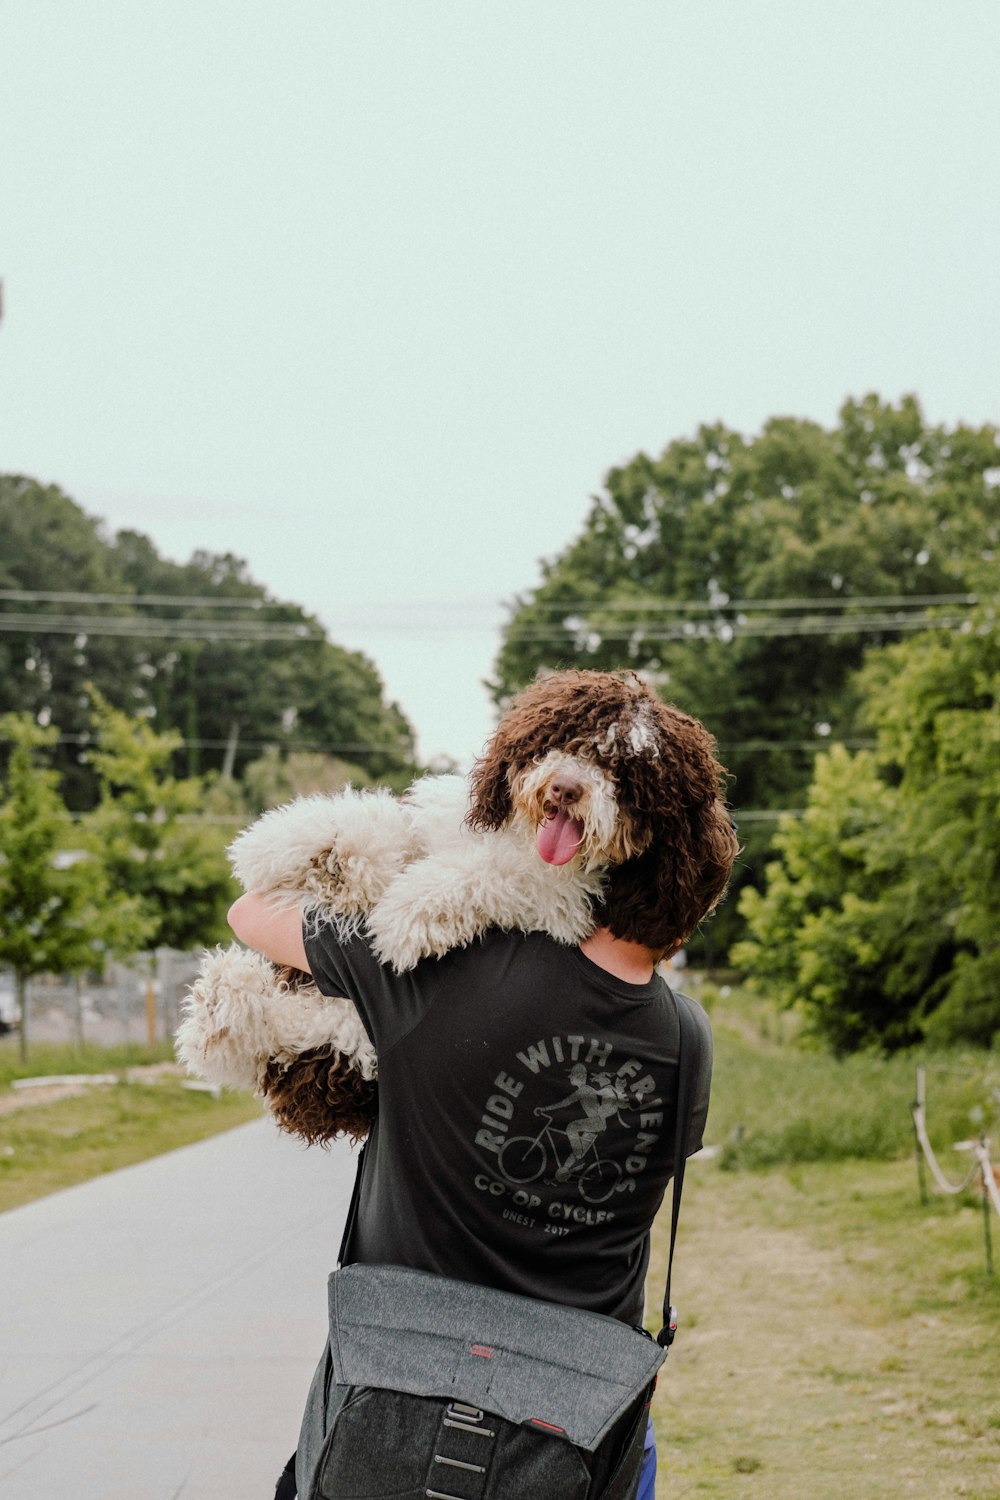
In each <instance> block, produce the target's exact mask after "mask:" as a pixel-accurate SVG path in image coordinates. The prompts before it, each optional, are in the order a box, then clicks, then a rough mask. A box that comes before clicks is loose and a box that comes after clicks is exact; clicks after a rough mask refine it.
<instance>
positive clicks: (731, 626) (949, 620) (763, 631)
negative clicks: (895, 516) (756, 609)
mask: <svg viewBox="0 0 1000 1500" xmlns="http://www.w3.org/2000/svg"><path fill="white" fill-rule="evenodd" d="M967 618H968V616H966V615H947V616H941V615H897V616H875V615H870V616H864V615H859V616H857V617H849V618H846V619H839V620H837V619H825V620H823V619H820V620H815V619H810V618H809V617H808V616H806V615H802V616H799V617H797V618H786V619H778V620H767V621H765V620H758V621H755V622H750V621H746V622H742V621H739V620H733V621H730V620H722V621H719V622H716V623H709V622H708V621H704V620H703V621H700V622H698V623H696V622H695V621H693V620H685V621H683V622H678V623H677V624H675V625H668V626H662V625H650V626H645V625H643V624H641V623H640V622H638V621H637V622H635V623H633V624H632V625H630V626H611V627H608V626H606V625H603V624H602V625H597V624H595V625H593V626H592V627H591V628H590V629H588V628H587V625H586V623H585V622H578V623H574V625H573V626H572V627H571V626H568V625H567V626H565V627H564V628H563V629H561V630H553V629H551V628H547V627H545V626H539V627H537V628H533V627H531V626H524V627H521V628H518V627H516V626H515V627H514V628H513V629H511V630H509V631H508V632H507V633H506V636H505V641H506V642H507V643H513V642H522V641H523V642H525V643H528V642H546V641H559V642H562V643H564V644H570V643H571V644H572V645H573V648H574V649H575V650H580V651H583V650H587V649H590V648H589V647H588V644H587V640H588V638H589V637H593V638H594V639H595V640H596V643H597V644H598V645H602V644H603V643H604V642H605V641H635V642H636V643H637V644H638V643H639V642H643V643H645V642H651V641H690V642H692V643H693V642H698V641H722V642H724V643H728V642H729V641H732V640H737V639H738V640H752V639H775V640H777V639H780V638H785V637H791V636H821V635H895V634H897V633H898V632H899V631H903V630H957V629H959V628H960V627H961V626H963V625H964V624H965V622H966V620H967ZM567 638H569V640H568V639H567ZM574 638H575V639H574Z"/></svg>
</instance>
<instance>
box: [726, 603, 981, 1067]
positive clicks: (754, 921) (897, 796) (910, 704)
mask: <svg viewBox="0 0 1000 1500" xmlns="http://www.w3.org/2000/svg"><path fill="white" fill-rule="evenodd" d="M858 686H859V690H860V694H861V699H862V705H863V710H864V712H865V714H866V716H867V718H868V720H869V722H870V723H871V725H872V726H873V727H874V729H875V731H876V734H877V745H876V749H875V750H874V751H873V752H869V751H862V752H858V753H855V754H853V755H852V754H850V753H849V752H848V751H847V750H846V749H844V748H843V747H835V748H834V749H832V750H831V751H830V753H829V754H826V755H823V756H820V758H819V759H818V761H817V763H816V773H815V777H814V780H813V783H812V786H811V787H810V789H809V793H808V806H807V808H806V811H805V813H804V815H803V816H802V817H801V819H798V820H795V819H791V818H786V819H784V820H783V821H782V824H781V826H780V829H779V832H778V835H777V837H776V839H775V847H776V850H777V853H778V856H779V857H778V859H777V860H776V861H775V862H774V863H773V864H771V865H770V866H769V867H768V870H767V884H766V890H765V892H764V893H763V894H760V893H758V892H757V891H755V890H747V891H745V892H744V894H743V897H742V902H741V905H742V909H743V912H744V914H745V916H746V918H747V920H748V924H749V930H750V937H749V939H748V940H747V941H745V942H743V943H741V944H739V945H738V946H737V948H736V950H735V952H734V955H733V957H734V960H735V961H736V962H737V963H741V964H743V965H745V966H746V967H747V968H748V969H749V971H750V972H751V973H753V974H755V975H756V976H758V977H759V978H760V979H761V981H762V982H765V983H767V985H768V987H769V989H770V990H771V991H772V992H776V993H777V994H778V995H779V996H780V997H781V998H782V999H783V1000H784V1001H785V1003H786V1004H789V1005H792V1004H795V1005H799V1006H801V1007H802V1008H804V1009H805V1010H806V1012H807V1013H808V1015H809V1016H810V1017H811V1020H812V1023H813V1025H814V1027H815V1029H816V1031H817V1032H818V1033H819V1034H821V1035H822V1036H823V1037H825V1038H826V1039H827V1040H828V1041H830V1042H831V1043H832V1044H833V1045H834V1047H835V1048H836V1049H837V1050H840V1051H850V1050H854V1049H855V1048H858V1047H862V1046H866V1045H871V1044H877V1045H879V1046H882V1047H885V1048H889V1049H891V1048H893V1047H898V1046H904V1045H907V1044H908V1043H911V1042H914V1041H917V1040H920V1039H922V1038H928V1039H931V1040H940V1041H961V1040H964V1041H972V1042H977V1043H985V1044H989V1043H990V1041H991V1039H994V1038H996V1037H997V1036H998V1035H1000V627H998V624H997V621H996V618H995V612H994V610H993V608H992V607H990V606H985V607H983V608H982V609H981V610H979V611H977V612H976V613H975V615H974V616H973V618H972V620H971V621H970V624H969V629H968V630H966V631H960V632H955V633H951V634H943V633H940V634H934V635H924V636H918V637H916V638H913V639H911V640H908V641H906V642H903V643H901V644H898V645H894V646H890V647H888V648H886V649H885V650H883V651H879V652H874V653H872V655H871V656H870V658H869V661H868V663H867V665H866V667H865V669H864V671H863V672H862V674H861V675H860V677H859V679H858Z"/></svg>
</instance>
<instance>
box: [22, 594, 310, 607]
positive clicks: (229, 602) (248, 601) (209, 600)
mask: <svg viewBox="0 0 1000 1500" xmlns="http://www.w3.org/2000/svg"><path fill="white" fill-rule="evenodd" d="M0 599H6V600H9V601H10V602H11V603H15V604H32V603H38V604H140V605H146V604H155V605H162V604H167V605H176V606H177V607H178V608H179V609H180V608H183V609H194V608H208V609H254V610H257V609H297V608H298V605H289V604H282V603H279V601H278V600H276V599H258V598H255V597H254V598H245V599H244V598H237V597H235V596H233V595H230V594H226V595H221V596H220V595H218V594H93V593H90V592H88V591H85V590H78V591H75V592H69V591H59V590H55V589H0Z"/></svg>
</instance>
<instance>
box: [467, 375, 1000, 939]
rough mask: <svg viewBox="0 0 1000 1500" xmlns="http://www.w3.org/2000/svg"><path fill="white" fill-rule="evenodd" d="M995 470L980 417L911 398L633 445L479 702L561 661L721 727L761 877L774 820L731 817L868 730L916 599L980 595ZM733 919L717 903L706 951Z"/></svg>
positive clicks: (525, 603) (750, 854)
mask: <svg viewBox="0 0 1000 1500" xmlns="http://www.w3.org/2000/svg"><path fill="white" fill-rule="evenodd" d="M998 476H1000V446H998V434H997V431H996V430H995V429H994V428H992V427H988V426H987V427H983V428H979V429H974V428H970V427H964V426H958V427H955V428H953V429H950V430H949V429H946V428H944V427H936V426H931V425H930V424H928V423H927V422H926V421H925V419H924V417H923V415H922V413H921V410H920V407H919V405H918V403H917V401H916V399H915V398H914V397H912V396H911V397H905V398H904V399H903V400H902V401H901V402H900V403H899V404H898V405H892V404H890V403H885V402H882V401H880V400H879V398H878V397H877V396H874V395H869V396H866V397H864V398H863V399H862V400H860V401H848V402H847V403H845V405H844V406H843V408H842V410H841V412H840V418H839V422H838V425H837V426H836V427H834V428H833V429H832V430H827V429H825V428H823V427H821V426H819V425H818V424H817V423H814V422H808V421H801V420H797V419H794V418H790V417H777V418H774V419H772V420H771V421H769V422H767V423H766V424H765V425H764V428H763V430H762V431H761V433H759V434H758V435H756V436H754V437H750V438H747V437H744V436H742V435H740V434H739V433H736V432H733V431H732V430H730V429H728V428H726V427H724V426H722V425H718V424H717V425H713V426H704V427H701V428H699V430H698V432H697V434H696V435H695V436H694V437H691V438H684V439H678V440H677V441H675V442H672V443H670V445H669V446H668V447H667V448H666V449H665V450H664V451H663V453H662V454H661V455H660V456H659V457H658V458H651V457H649V456H648V455H646V454H644V453H639V454H637V455H636V457H635V458H633V459H632V460H631V461H630V462H629V463H627V464H625V465H623V466H622V467H618V468H613V469H611V470H610V471H609V473H608V475H607V477H606V481H605V488H604V490H603V491H602V492H601V493H600V494H598V495H597V496H595V497H594V500H593V502H592V505H591V508H590V511H589V514H588V515H587V517H586V520H585V522H584V525H583V529H582V531H581V533H580V535H579V536H578V537H577V538H576V540H575V541H573V542H572V543H571V544H570V545H569V546H568V547H567V548H566V549H565V550H564V551H563V552H562V553H560V554H559V555H558V556H557V557H555V558H553V559H550V560H548V561H547V562H545V563H544V564H543V566H542V581H541V583H540V585H539V586H538V588H536V589H534V590H532V591H530V592H528V593H525V594H524V595H522V596H521V597H520V598H518V599H517V600H516V601H515V603H514V607H513V609H512V612H511V618H510V620H509V623H508V625H507V628H506V630H505V633H504V639H503V643H502V646H501V649H500V652H499V655H498V657H497V661H496V668H495V676H494V681H493V684H492V687H493V692H494V696H495V697H496V699H497V702H498V703H500V704H502V703H504V702H505V701H506V700H507V699H508V698H509V696H510V695H511V694H512V693H513V692H514V691H515V690H516V689H517V688H518V687H520V686H521V685H522V684H524V683H525V682H527V681H529V680H530V679H531V678H532V677H533V676H534V675H535V674H536V672H538V671H544V670H547V669H555V668H560V667H567V666H578V667H597V668H602V669H612V668H616V667H632V668H634V669H636V670H638V671H640V672H642V673H644V674H645V675H646V676H647V677H648V678H649V679H650V680H652V681H653V682H654V683H655V684H656V686H657V689H658V691H659V692H660V693H661V695H662V696H663V697H664V698H667V699H670V700H672V701H674V702H676V703H677V704H678V705H679V706H681V707H682V708H684V709H686V710H688V711H690V712H692V713H694V714H697V715H698V717H700V718H702V719H703V720H704V721H705V723H706V724H707V725H708V726H709V727H710V728H711V730H712V731H713V733H714V734H715V735H716V736H717V738H718V740H719V745H720V755H721V758H722V760H723V762H724V763H725V764H726V766H727V767H728V768H729V770H730V771H731V773H732V775H733V784H732V793H731V797H732V801H733V803H734V805H735V807H736V809H737V819H738V821H741V830H740V832H741V838H742V839H743V841H744V842H745V844H746V845H747V849H746V852H745V854H744V857H743V860H742V864H741V868H740V869H739V870H738V871H737V873H736V878H735V880H734V893H735V891H736V890H737V889H738V888H739V885H740V884H741V882H744V881H746V880H747V879H752V880H754V881H756V882H758V883H759V882H760V880H761V879H762V874H763V863H764V860H765V857H766V849H767V845H768V843H769V831H770V828H771V827H772V826H773V824H769V823H767V822H766V821H763V820H762V821H759V822H758V821H753V820H746V821H745V822H744V821H742V820H740V810H741V809H749V810H752V811H755V812H758V813H760V812H768V811H769V810H773V809H779V808H799V807H801V806H802V802H803V798H804V794H805V789H806V787H807V786H808V785H809V782H810V779H811V777H812V772H813V765H814V762H815V760H816V756H817V754H819V753H820V752H822V751H823V750H824V749H825V748H827V747H829V745H830V744H832V743H834V742H839V743H843V744H845V745H847V746H856V745H857V744H858V742H859V741H863V740H866V739H870V736H871V730H870V727H869V726H868V725H867V724H866V723H865V722H864V719H863V716H862V714H861V699H860V695H859V691H858V687H857V684H856V681H855V678H854V674H855V673H856V672H857V670H858V669H859V668H860V666H861V664H862V662H863V660H864V656H865V652H866V649H868V648H870V647H871V646H873V645H875V646H879V645H884V644H888V643H890V642H892V641H895V640H898V639H900V638H901V637H902V636H904V635H906V634H907V633H908V632H909V631H910V630H912V628H913V626H914V624H918V623H921V617H922V623H923V624H925V625H926V624H927V623H929V618H930V617H929V614H928V611H927V610H926V609H924V608H923V607H922V606H920V605H918V604H917V603H916V602H915V601H918V600H919V599H920V598H925V597H929V596H940V595H950V596H954V595H958V596H964V595H967V594H968V593H970V592H974V591H975V590H976V586H977V583H978V582H980V581H981V576H982V568H983V556H984V554H985V553H993V552H995V551H996V549H997V547H998V545H1000V485H998V483H997V479H998ZM872 597H876V598H895V599H898V600H899V601H900V603H899V605H892V606H889V607H882V608H875V607H873V606H872V605H871V604H869V603H866V602H865V601H866V600H868V599H870V598H872ZM782 601H794V603H793V604H792V606H791V607H789V606H788V605H786V604H784V603H783V602H782ZM908 601H914V602H911V603H909V604H908ZM966 612H967V606H966V605H961V606H958V605H956V606H954V607H953V608H951V609H950V610H948V611H946V612H945V613H947V614H948V615H950V616H955V615H956V614H957V615H958V617H961V616H963V615H964V614H965V613H966ZM735 917H736V910H735V902H734V901H733V899H732V898H730V901H729V902H727V904H726V906H725V907H723V909H722V912H721V913H720V917H719V921H718V923H717V924H715V931H714V933H713V937H714V940H715V941H716V942H718V943H719V944H720V946H724V945H725V942H726V941H727V940H728V938H729V937H731V936H733V935H734V927H735V925H736V923H735V920H734V919H735Z"/></svg>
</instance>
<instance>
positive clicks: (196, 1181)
mask: <svg viewBox="0 0 1000 1500" xmlns="http://www.w3.org/2000/svg"><path fill="white" fill-rule="evenodd" d="M355 1160H356V1157H355V1155H354V1153H352V1151H351V1150H350V1148H349V1147H348V1146H346V1145H341V1146H335V1147H334V1148H333V1150H332V1151H330V1152H324V1151H320V1150H318V1149H313V1150H308V1151H307V1150H305V1149H304V1148H303V1147H301V1146H300V1145H298V1144H297V1143H295V1142H293V1141H291V1140H290V1139H289V1138H288V1137H284V1136H281V1135H280V1134H279V1133H278V1131H277V1130H276V1129H275V1128H274V1126H273V1125H272V1124H271V1123H270V1121H267V1120H261V1121H260V1122H258V1123H254V1124H252V1125H247V1126H243V1127H242V1128H241V1129H239V1130H234V1131H230V1132H228V1133H227V1134H225V1135H221V1136H215V1137H213V1138H212V1139H211V1140H208V1141H202V1142H201V1143H200V1144H198V1145H196V1146H189V1147H187V1148H185V1149H184V1150H182V1151H175V1152H172V1153H170V1155H168V1156H161V1157H157V1158H155V1159H154V1160H152V1161H148V1162H143V1163H142V1164H141V1165H139V1166H135V1167H128V1168H126V1169H125V1170H124V1171H121V1172H115V1173H113V1174H111V1175H109V1176H106V1177H100V1178H97V1179H96V1180H95V1181H93V1182H88V1183H84V1184H83V1185H82V1186H80V1187H76V1188H70V1189H68V1190H67V1191H65V1192H61V1193H56V1194H54V1195H53V1196H52V1197H50V1198H45V1199H42V1200H41V1201H40V1202H38V1203H32V1204H28V1205H27V1206H26V1207H24V1208H19V1209H14V1210H12V1211H11V1212H9V1213H7V1214H3V1215H0V1500H64V1497H65V1500H258V1497H260V1500H271V1497H272V1496H273V1493H274V1483H275V1480H276V1479H277V1476H278V1473H279V1471H280V1470H281V1467H282V1465H283V1464H284V1462H285V1460H286V1459H287V1457H288V1455H289V1453H291V1451H292V1449H293V1448H294V1447H295V1442H296V1438H297V1435H298V1424H299V1418H300V1415H301V1412H302V1407H303V1404H304V1402H305V1396H306V1391H307V1390H308V1387H309V1381H310V1379H311V1377H312V1372H313V1369H314V1367H315V1365H316V1361H317V1359H318V1358H319V1355H320V1353H321V1351H322V1348H323V1341H324V1338H325V1336H326V1278H327V1275H328V1273H329V1272H330V1271H331V1270H332V1269H333V1266H334V1263H335V1260H336V1254H337V1249H338V1247H339V1244H340V1233H341V1227H342V1224H343V1220H344V1218H345V1216H346V1212H347V1205H348V1202H349V1200H350V1191H351V1187H352V1184H353V1179H354V1163H355Z"/></svg>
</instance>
